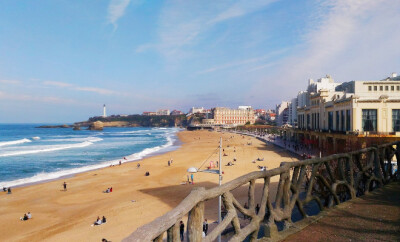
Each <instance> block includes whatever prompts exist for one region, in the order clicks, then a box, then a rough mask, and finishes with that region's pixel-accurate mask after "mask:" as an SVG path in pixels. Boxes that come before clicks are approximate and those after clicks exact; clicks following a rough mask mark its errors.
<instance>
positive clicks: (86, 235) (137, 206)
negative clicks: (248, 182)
mask: <svg viewBox="0 0 400 242" xmlns="http://www.w3.org/2000/svg"><path fill="white" fill-rule="evenodd" d="M221 136H222V138H223V148H224V150H225V153H226V154H227V156H223V157H222V160H223V161H222V165H223V168H222V169H223V171H224V173H225V174H224V176H223V181H222V182H223V183H226V182H228V181H231V180H233V179H235V178H237V177H239V176H241V175H244V174H247V173H249V172H252V171H256V170H258V169H257V165H261V166H267V167H268V169H272V168H275V167H278V166H279V164H280V163H281V162H282V161H295V160H296V159H295V158H293V157H292V156H291V155H290V154H289V153H287V152H285V151H284V150H282V149H280V148H277V147H274V146H273V145H267V144H265V143H264V142H261V141H259V140H257V139H255V138H251V137H247V136H246V137H242V136H241V135H233V134H230V133H224V134H221V133H219V132H209V131H182V132H180V133H178V137H179V139H180V140H181V141H182V142H183V144H182V146H181V147H180V148H178V149H177V150H175V151H171V152H168V153H164V154H160V155H157V156H152V157H149V158H146V159H144V160H141V161H139V163H140V165H141V167H140V168H139V169H138V168H136V165H137V162H130V163H124V164H122V165H121V166H114V167H107V168H103V169H99V170H94V171H89V172H85V173H81V174H77V175H75V176H73V177H71V178H66V179H62V180H55V181H50V182H46V183H42V184H36V185H31V186H27V187H20V188H15V189H13V191H12V192H13V193H12V194H11V195H7V194H6V193H5V192H4V193H3V192H2V193H0V214H1V216H0V241H101V239H102V238H106V239H108V240H112V241H120V240H121V239H123V238H125V237H126V236H128V235H129V234H131V233H132V232H133V231H134V230H136V228H138V227H139V226H141V225H144V224H146V223H148V222H151V221H152V220H154V219H155V218H157V217H159V216H161V215H163V214H164V213H166V212H168V211H170V210H171V209H172V208H174V207H176V206H177V205H178V204H179V203H180V202H181V201H182V200H183V199H184V198H185V197H186V196H187V195H188V194H189V193H190V191H191V189H192V188H194V187H197V186H203V187H206V188H211V187H214V186H217V185H218V176H217V175H215V174H207V173H196V174H194V185H182V184H181V183H183V182H185V181H186V180H187V174H188V173H187V172H186V170H187V169H188V168H189V167H192V166H194V167H199V166H200V165H201V164H202V163H203V162H204V161H205V160H207V158H208V161H211V160H212V161H217V160H218V145H219V137H221ZM231 136H234V138H230V137H231ZM249 142H251V143H252V144H251V145H248V143H249ZM228 145H229V147H227V146H228ZM234 147H236V152H234ZM234 157H236V159H237V162H236V164H235V165H234V166H225V165H226V164H227V163H228V162H229V161H232V160H233V158H234ZM259 157H260V158H264V161H257V163H256V164H254V163H252V161H253V160H256V159H257V158H259ZM170 158H172V159H173V163H172V165H171V166H168V164H167V162H168V160H169V159H170ZM206 164H209V162H206ZM205 167H206V165H204V166H203V168H205ZM146 171H149V172H150V176H147V177H146V176H144V174H145V172H146ZM278 179H279V178H278V177H274V178H273V179H272V180H271V183H275V184H276V182H277V181H278ZM64 181H65V182H66V183H67V191H63V188H62V183H63V182H64ZM258 183H259V184H258V186H257V189H262V186H261V185H262V183H261V181H259V182H258ZM108 187H113V192H112V193H103V192H102V191H104V190H106V189H107V188H108ZM234 194H235V197H236V198H237V199H238V200H239V201H241V202H243V203H244V202H245V201H246V199H247V187H246V186H243V187H241V188H238V189H236V190H235V192H234ZM28 211H30V212H31V213H32V216H33V218H32V219H31V220H28V221H20V220H19V218H20V217H22V216H23V215H24V213H27V212H28ZM216 211H217V201H216V199H213V200H211V201H209V202H207V203H206V213H205V217H206V218H208V220H209V222H212V221H214V220H216V219H217V212H216ZM97 216H100V217H102V216H105V217H106V218H107V223H106V224H103V225H101V226H94V227H93V226H91V224H93V222H94V221H95V220H96V218H97ZM185 223H186V221H185Z"/></svg>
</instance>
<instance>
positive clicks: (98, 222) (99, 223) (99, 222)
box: [93, 217, 102, 225]
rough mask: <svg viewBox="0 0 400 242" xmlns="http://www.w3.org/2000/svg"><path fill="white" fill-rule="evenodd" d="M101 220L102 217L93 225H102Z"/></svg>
mask: <svg viewBox="0 0 400 242" xmlns="http://www.w3.org/2000/svg"><path fill="white" fill-rule="evenodd" d="M101 223H102V222H101V219H100V217H97V219H96V222H94V224H93V225H101Z"/></svg>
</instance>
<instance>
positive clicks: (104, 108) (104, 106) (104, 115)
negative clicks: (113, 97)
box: [103, 104, 107, 118]
mask: <svg viewBox="0 0 400 242" xmlns="http://www.w3.org/2000/svg"><path fill="white" fill-rule="evenodd" d="M103 118H107V114H106V105H105V104H104V105H103Z"/></svg>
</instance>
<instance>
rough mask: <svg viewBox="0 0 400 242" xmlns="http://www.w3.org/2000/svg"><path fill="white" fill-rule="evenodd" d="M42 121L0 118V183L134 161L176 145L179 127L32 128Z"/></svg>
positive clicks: (8, 184) (15, 183) (23, 181)
mask: <svg viewBox="0 0 400 242" xmlns="http://www.w3.org/2000/svg"><path fill="white" fill-rule="evenodd" d="M40 125H41V124H0V188H2V187H14V186H20V185H25V184H29V183H35V182H41V181H45V180H50V179H56V178H60V177H63V176H68V175H71V174H76V173H80V172H84V171H88V170H94V169H98V168H102V167H107V166H110V165H112V164H114V165H116V164H118V163H119V161H121V162H122V163H124V162H131V161H138V160H140V159H142V158H144V157H146V156H150V155H154V154H156V153H160V152H167V151H171V150H174V149H176V148H177V147H178V146H179V142H178V139H177V136H176V133H177V132H178V131H179V130H180V129H179V128H145V127H134V128H114V127H106V128H104V130H103V131H90V130H79V131H74V130H72V129H71V128H50V129H47V128H36V127H37V126H40Z"/></svg>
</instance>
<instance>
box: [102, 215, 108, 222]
mask: <svg viewBox="0 0 400 242" xmlns="http://www.w3.org/2000/svg"><path fill="white" fill-rule="evenodd" d="M101 222H102V223H103V224H105V223H107V219H106V217H104V216H103V219H102V220H101Z"/></svg>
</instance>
